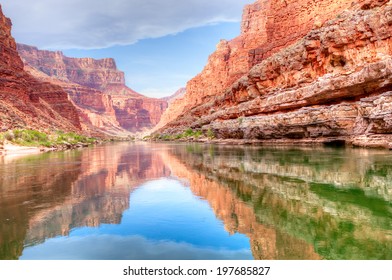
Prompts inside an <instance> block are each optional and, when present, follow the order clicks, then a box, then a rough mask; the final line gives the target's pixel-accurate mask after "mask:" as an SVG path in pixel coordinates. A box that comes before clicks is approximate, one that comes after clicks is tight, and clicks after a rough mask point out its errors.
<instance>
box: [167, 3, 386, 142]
mask: <svg viewBox="0 0 392 280" xmlns="http://www.w3.org/2000/svg"><path fill="white" fill-rule="evenodd" d="M352 2H353V1H351V0H350V1H348V0H346V1H343V0H340V1H331V0H323V1H291V0H287V1H280V0H259V1H257V2H256V3H255V4H253V5H249V6H247V7H246V8H245V10H244V18H243V22H242V33H241V35H240V36H239V37H238V38H236V39H234V40H232V41H230V42H227V41H221V43H220V44H219V45H218V48H217V51H216V52H215V53H214V54H212V55H211V56H210V58H209V61H208V64H207V66H206V67H205V69H204V70H203V72H202V73H201V74H199V75H198V76H197V77H195V78H194V79H193V80H191V81H190V82H189V83H188V85H187V93H186V95H185V97H184V98H183V99H179V100H177V101H175V102H173V104H171V106H170V107H169V109H168V111H167V112H166V113H165V116H164V117H163V118H162V123H161V124H160V126H165V127H164V129H162V130H161V131H163V132H165V133H173V132H176V131H180V130H183V129H186V128H187V127H192V128H199V129H202V130H205V131H206V130H209V129H210V130H213V131H214V133H215V135H216V136H217V137H218V138H241V139H243V138H245V139H258V140H260V141H266V140H272V141H277V140H279V139H289V141H292V139H296V141H297V140H299V139H304V140H306V141H308V140H310V141H319V139H321V140H320V141H327V142H328V141H334V140H342V141H348V142H350V143H353V144H357V145H365V146H373V145H375V146H385V147H390V146H391V142H392V140H391V137H390V134H391V133H392V122H391V118H390V116H391V109H390V104H392V103H391V102H392V99H391V95H392V93H391V92H390V90H391V87H392V85H391V81H392V80H391V78H392V76H391V75H392V73H391V69H392V64H391V61H392V56H391V54H392V48H391V36H392V18H391V14H392V5H391V2H390V1H387V0H380V1H365V0H360V1H354V2H353V3H352Z"/></svg>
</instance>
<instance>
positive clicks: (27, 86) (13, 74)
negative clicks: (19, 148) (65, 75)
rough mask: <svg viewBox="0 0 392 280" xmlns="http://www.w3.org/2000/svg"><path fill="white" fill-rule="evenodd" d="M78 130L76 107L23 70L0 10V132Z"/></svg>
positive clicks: (6, 22)
mask: <svg viewBox="0 0 392 280" xmlns="http://www.w3.org/2000/svg"><path fill="white" fill-rule="evenodd" d="M13 128H34V129H41V130H42V128H46V129H48V130H49V129H61V130H65V131H78V130H80V128H81V125H80V122H79V116H78V114H77V111H76V109H75V107H74V106H73V105H72V103H71V102H69V100H68V98H67V94H66V92H65V91H63V89H62V88H60V87H59V86H55V85H52V84H49V83H45V82H40V81H38V80H37V79H35V78H34V77H33V76H31V75H29V74H28V73H27V72H25V71H24V70H23V62H22V60H21V59H20V57H19V55H18V52H17V50H16V43H15V40H14V39H13V38H12V36H11V21H10V20H9V19H8V18H6V17H5V16H4V15H3V13H2V10H1V7H0V130H8V129H13Z"/></svg>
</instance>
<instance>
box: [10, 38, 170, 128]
mask: <svg viewBox="0 0 392 280" xmlns="http://www.w3.org/2000/svg"><path fill="white" fill-rule="evenodd" d="M18 51H19V53H20V55H21V57H22V58H23V61H24V62H25V64H26V69H27V70H28V71H29V72H30V73H32V74H33V75H34V76H36V77H37V78H38V79H41V80H48V79H49V80H50V81H51V82H52V83H56V84H58V85H60V86H61V87H63V88H64V90H65V91H66V92H67V93H68V94H69V97H70V99H71V100H72V102H73V103H74V104H75V106H77V107H78V109H79V112H80V115H81V116H82V119H83V120H84V123H85V124H86V126H87V127H89V126H90V128H91V126H92V127H93V128H96V129H98V130H100V131H103V132H105V133H109V134H126V133H129V132H136V131H140V130H143V129H146V128H151V127H152V126H154V125H156V124H157V123H158V122H159V120H160V117H161V114H162V113H163V111H164V110H165V109H166V107H167V103H166V101H164V100H159V99H153V98H147V97H145V96H142V95H140V94H138V93H136V92H135V91H133V90H132V89H130V88H128V87H127V86H126V85H125V78H124V73H123V72H121V71H119V70H118V69H117V66H116V63H115V61H114V60H113V59H111V58H105V59H100V60H96V59H92V58H70V57H67V56H64V54H63V53H62V52H60V51H56V52H53V51H44V50H38V49H37V48H35V47H31V46H27V45H22V44H18Z"/></svg>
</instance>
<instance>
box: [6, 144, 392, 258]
mask: <svg viewBox="0 0 392 280" xmlns="http://www.w3.org/2000/svg"><path fill="white" fill-rule="evenodd" d="M0 259H6V260H9V259H41V260H50V259H56V260H64V259H74V260H84V259H88V260H96V259H98V260H118V259H128V260H132V259H137V260H148V259H154V260H164V259H219V260H224V259H241V260H243V259H269V260H273V259H280V260H286V259H298V260H307V259H314V260H316V259H337V260H339V259H389V260H390V259H392V152H390V151H385V150H366V149H350V148H323V147H251V146H249V147H239V146H236V147H234V146H217V145H206V144H174V143H170V144H164V143H126V142H121V143H113V144H105V145H98V146H95V147H90V148H84V149H80V150H70V151H64V152H51V153H44V154H39V155H31V156H24V157H19V158H15V157H8V156H7V157H0Z"/></svg>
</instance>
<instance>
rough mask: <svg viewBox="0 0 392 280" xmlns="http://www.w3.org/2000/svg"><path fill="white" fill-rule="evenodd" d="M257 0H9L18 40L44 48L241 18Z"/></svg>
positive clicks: (99, 43) (124, 40)
mask: <svg viewBox="0 0 392 280" xmlns="http://www.w3.org/2000/svg"><path fill="white" fill-rule="evenodd" d="M253 1H254V0H240V1H238V0H213V1H211V0H187V1H180V0H163V1H162V0H34V1H29V0H3V1H1V3H2V6H3V10H4V12H5V14H6V16H8V17H10V18H11V19H12V21H13V24H14V27H13V32H12V33H13V35H14V37H15V38H16V39H17V41H19V42H22V43H26V44H31V45H35V46H38V47H40V48H55V49H65V48H84V49H92V48H103V47H109V46H113V45H127V44H131V43H134V42H136V41H138V40H140V39H144V38H157V37H161V36H165V35H168V34H175V33H178V32H181V31H184V30H186V29H188V28H191V27H197V26H203V25H207V24H211V23H216V22H229V21H239V20H240V18H241V13H242V8H243V6H244V5H245V4H247V3H250V2H253Z"/></svg>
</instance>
